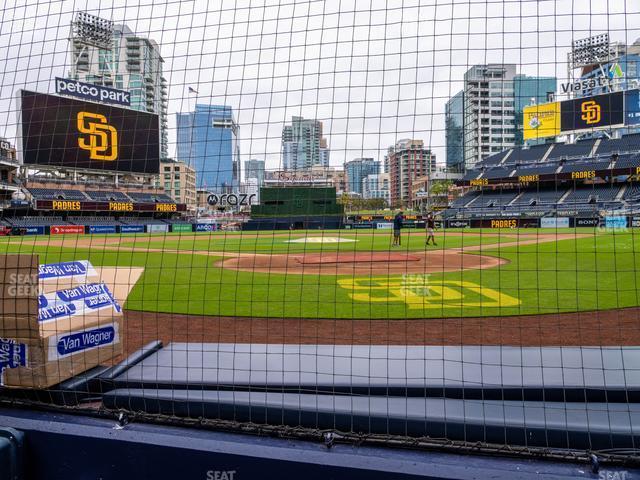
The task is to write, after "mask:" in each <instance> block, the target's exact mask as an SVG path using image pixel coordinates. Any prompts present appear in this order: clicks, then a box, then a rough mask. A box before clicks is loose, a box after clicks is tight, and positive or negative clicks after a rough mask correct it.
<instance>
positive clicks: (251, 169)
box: [244, 158, 264, 187]
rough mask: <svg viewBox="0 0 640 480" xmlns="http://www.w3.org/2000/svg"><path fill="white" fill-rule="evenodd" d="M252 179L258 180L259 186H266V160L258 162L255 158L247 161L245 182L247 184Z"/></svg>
mask: <svg viewBox="0 0 640 480" xmlns="http://www.w3.org/2000/svg"><path fill="white" fill-rule="evenodd" d="M251 178H254V179H256V180H257V182H258V183H257V185H258V186H260V187H261V186H263V185H264V160H257V159H255V158H252V159H250V160H245V162H244V180H245V182H247V181H248V180H249V179H251Z"/></svg>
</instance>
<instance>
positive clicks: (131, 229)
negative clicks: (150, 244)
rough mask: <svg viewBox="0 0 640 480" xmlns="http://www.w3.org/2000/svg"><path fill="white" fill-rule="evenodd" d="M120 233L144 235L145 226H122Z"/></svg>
mask: <svg viewBox="0 0 640 480" xmlns="http://www.w3.org/2000/svg"><path fill="white" fill-rule="evenodd" d="M120 233H144V225H122V226H120Z"/></svg>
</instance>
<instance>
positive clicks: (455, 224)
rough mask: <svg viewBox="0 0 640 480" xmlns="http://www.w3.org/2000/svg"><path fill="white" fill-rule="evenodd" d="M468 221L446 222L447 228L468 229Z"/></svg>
mask: <svg viewBox="0 0 640 480" xmlns="http://www.w3.org/2000/svg"><path fill="white" fill-rule="evenodd" d="M469 226H470V224H469V220H447V228H469Z"/></svg>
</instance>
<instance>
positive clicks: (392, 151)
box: [384, 139, 436, 206]
mask: <svg viewBox="0 0 640 480" xmlns="http://www.w3.org/2000/svg"><path fill="white" fill-rule="evenodd" d="M384 162H385V172H387V173H389V190H390V203H391V206H402V205H408V203H409V201H410V199H411V188H412V184H413V182H414V180H416V179H418V178H420V177H423V176H425V175H428V174H429V173H431V172H433V171H435V169H436V156H435V155H434V154H433V153H432V152H431V150H429V149H427V148H425V147H424V142H423V141H422V140H412V139H405V140H398V142H397V143H396V144H395V145H394V146H392V147H389V150H388V152H387V155H386V156H385V157H384Z"/></svg>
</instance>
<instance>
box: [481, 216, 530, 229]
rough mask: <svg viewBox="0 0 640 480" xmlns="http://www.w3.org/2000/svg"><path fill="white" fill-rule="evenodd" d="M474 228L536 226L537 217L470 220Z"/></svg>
mask: <svg viewBox="0 0 640 480" xmlns="http://www.w3.org/2000/svg"><path fill="white" fill-rule="evenodd" d="M471 226H472V227H474V228H478V227H480V228H538V227H539V226H540V219H539V218H483V219H481V220H472V221H471Z"/></svg>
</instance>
